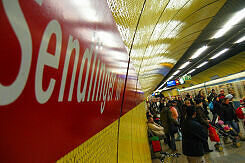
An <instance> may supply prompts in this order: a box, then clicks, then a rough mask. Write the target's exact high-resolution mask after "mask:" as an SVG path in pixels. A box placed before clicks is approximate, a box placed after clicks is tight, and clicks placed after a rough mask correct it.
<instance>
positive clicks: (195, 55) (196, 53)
mask: <svg viewBox="0 0 245 163" xmlns="http://www.w3.org/2000/svg"><path fill="white" fill-rule="evenodd" d="M207 48H208V46H207V45H204V46H203V47H201V48H199V49H198V50H197V51H196V52H195V53H194V54H193V55H192V56H191V59H195V58H197V57H199V55H201V54H202V53H203V52H204V51H205V50H206V49H207Z"/></svg>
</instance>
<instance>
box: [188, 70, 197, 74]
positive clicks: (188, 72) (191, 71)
mask: <svg viewBox="0 0 245 163" xmlns="http://www.w3.org/2000/svg"><path fill="white" fill-rule="evenodd" d="M194 71H196V69H193V70H191V71H189V72H188V73H187V74H191V73H193V72H194Z"/></svg>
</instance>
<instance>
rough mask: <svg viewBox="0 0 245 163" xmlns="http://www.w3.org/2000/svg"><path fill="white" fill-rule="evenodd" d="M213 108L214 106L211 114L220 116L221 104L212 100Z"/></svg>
mask: <svg viewBox="0 0 245 163" xmlns="http://www.w3.org/2000/svg"><path fill="white" fill-rule="evenodd" d="M213 106H214V110H213V113H217V114H218V116H220V114H221V104H220V103H219V101H216V100H214V101H213Z"/></svg>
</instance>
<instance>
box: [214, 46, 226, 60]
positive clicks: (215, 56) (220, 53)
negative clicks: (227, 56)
mask: <svg viewBox="0 0 245 163" xmlns="http://www.w3.org/2000/svg"><path fill="white" fill-rule="evenodd" d="M228 50H229V49H228V48H225V49H224V50H222V51H220V52H218V53H217V54H216V55H214V56H213V57H211V58H210V59H215V58H217V57H219V56H220V55H222V54H224V53H225V52H227V51H228Z"/></svg>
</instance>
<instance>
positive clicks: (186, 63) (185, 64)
mask: <svg viewBox="0 0 245 163" xmlns="http://www.w3.org/2000/svg"><path fill="white" fill-rule="evenodd" d="M190 63H191V62H189V61H188V62H185V63H184V64H183V65H182V66H180V68H179V69H183V68H185V67H186V66H188V65H189V64H190Z"/></svg>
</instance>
